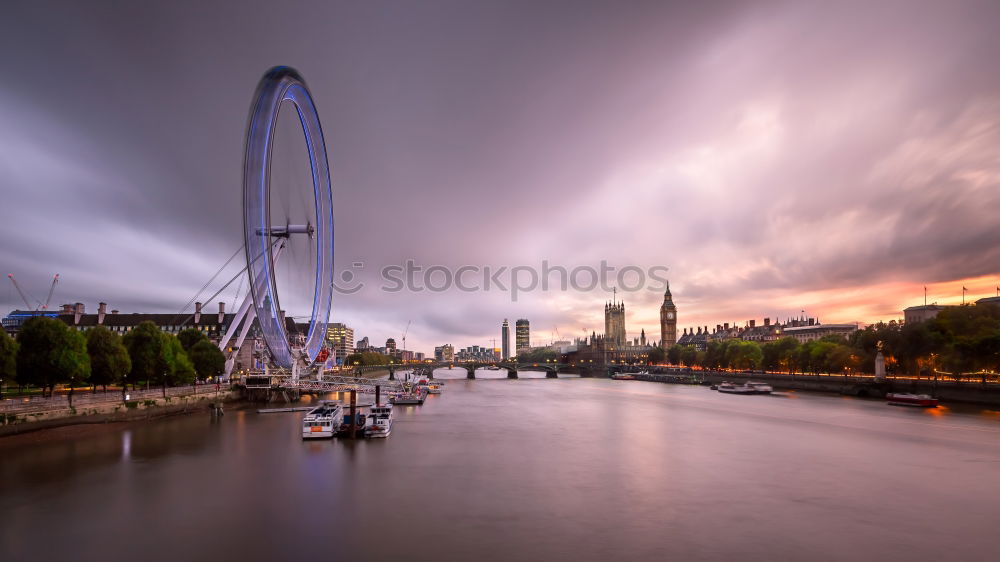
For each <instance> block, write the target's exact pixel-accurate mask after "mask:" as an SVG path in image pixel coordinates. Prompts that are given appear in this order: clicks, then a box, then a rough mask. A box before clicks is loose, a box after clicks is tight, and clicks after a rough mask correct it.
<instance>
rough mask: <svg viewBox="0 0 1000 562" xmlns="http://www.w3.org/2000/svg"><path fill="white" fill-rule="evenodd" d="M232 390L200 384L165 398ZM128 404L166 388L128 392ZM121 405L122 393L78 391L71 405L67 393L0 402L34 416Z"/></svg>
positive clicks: (1, 407) (4, 408)
mask: <svg viewBox="0 0 1000 562" xmlns="http://www.w3.org/2000/svg"><path fill="white" fill-rule="evenodd" d="M224 390H229V385H228V384H227V385H214V384H199V385H196V386H174V387H168V388H167V389H166V396H167V397H170V398H173V397H179V396H193V395H197V394H211V393H215V392H222V391H224ZM125 394H127V395H128V401H129V402H135V401H139V400H155V399H157V398H163V395H164V391H163V388H150V389H148V390H146V389H141V390H129V391H126V393H125ZM121 402H122V393H121V391H120V390H116V391H113V392H107V393H104V392H98V393H96V394H94V393H91V392H75V393H73V404H72V406H71V405H70V403H69V395H68V394H58V395H56V396H46V397H44V398H43V397H41V396H22V397H13V398H6V399H4V400H0V413H4V414H32V413H40V412H50V411H55V410H68V409H70V408H71V407H72V408H76V409H80V408H86V407H87V406H95V405H99V404H113V403H121Z"/></svg>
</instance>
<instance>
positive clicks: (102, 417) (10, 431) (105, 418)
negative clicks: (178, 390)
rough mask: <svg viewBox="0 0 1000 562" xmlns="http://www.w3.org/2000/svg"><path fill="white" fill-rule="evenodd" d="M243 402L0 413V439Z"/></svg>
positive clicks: (162, 402)
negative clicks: (46, 430) (65, 427)
mask: <svg viewBox="0 0 1000 562" xmlns="http://www.w3.org/2000/svg"><path fill="white" fill-rule="evenodd" d="M241 399H242V396H241V394H240V393H239V391H236V390H220V391H218V392H212V393H203V394H189V395H180V396H167V397H162V396H161V397H155V398H154V397H147V398H144V399H142V400H130V401H127V402H105V403H97V404H85V405H80V406H79V407H68V406H67V407H60V408H54V409H50V410H45V411H37V412H24V413H16V412H15V413H7V414H0V437H4V436H8V435H17V434H22V433H27V432H32V431H38V430H42V429H52V428H57V427H64V426H69V425H84V424H106V423H118V422H129V421H136V420H150V419H156V418H162V417H166V416H174V415H180V414H186V413H193V412H209V411H210V406H211V405H213V404H223V405H232V404H233V403H236V402H237V401H240V400H241Z"/></svg>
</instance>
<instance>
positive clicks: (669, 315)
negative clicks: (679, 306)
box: [667, 312, 674, 320]
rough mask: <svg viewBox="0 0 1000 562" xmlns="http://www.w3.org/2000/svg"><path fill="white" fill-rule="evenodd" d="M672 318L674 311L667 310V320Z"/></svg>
mask: <svg viewBox="0 0 1000 562" xmlns="http://www.w3.org/2000/svg"><path fill="white" fill-rule="evenodd" d="M673 319H674V313H673V312H668V313H667V320H673Z"/></svg>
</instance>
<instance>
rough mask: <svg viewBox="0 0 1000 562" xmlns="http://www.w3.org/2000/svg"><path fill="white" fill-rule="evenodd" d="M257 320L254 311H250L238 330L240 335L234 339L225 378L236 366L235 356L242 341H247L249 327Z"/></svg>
mask: <svg viewBox="0 0 1000 562" xmlns="http://www.w3.org/2000/svg"><path fill="white" fill-rule="evenodd" d="M256 318H257V312H256V311H255V310H254V309H252V308H251V309H250V310H249V311H248V312H247V316H246V320H244V321H243V329H242V330H240V335H239V337H238V338H236V351H234V352H233V355H232V357H230V358H229V360H227V361H226V376H227V377H228V376H229V374H230V373H231V372H232V371H233V365H235V364H236V354H237V353H239V349H240V348H242V347H243V341H244V340H246V339H247V334H249V333H250V327H251V326H253V321H254V320H255V319H256Z"/></svg>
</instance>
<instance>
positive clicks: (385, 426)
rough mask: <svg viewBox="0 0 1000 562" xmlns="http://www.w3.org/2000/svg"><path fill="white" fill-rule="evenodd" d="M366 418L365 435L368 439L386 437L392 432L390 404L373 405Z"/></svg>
mask: <svg viewBox="0 0 1000 562" xmlns="http://www.w3.org/2000/svg"><path fill="white" fill-rule="evenodd" d="M368 418H369V423H368V427H367V431H366V433H365V435H367V436H368V437H388V436H389V433H391V432H392V404H375V405H374V406H372V407H371V410H370V412H369V414H368Z"/></svg>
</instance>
